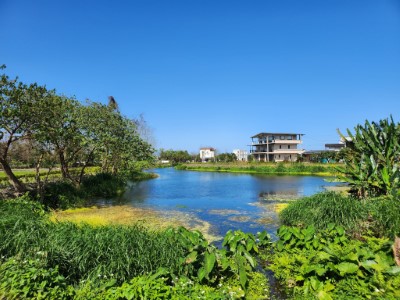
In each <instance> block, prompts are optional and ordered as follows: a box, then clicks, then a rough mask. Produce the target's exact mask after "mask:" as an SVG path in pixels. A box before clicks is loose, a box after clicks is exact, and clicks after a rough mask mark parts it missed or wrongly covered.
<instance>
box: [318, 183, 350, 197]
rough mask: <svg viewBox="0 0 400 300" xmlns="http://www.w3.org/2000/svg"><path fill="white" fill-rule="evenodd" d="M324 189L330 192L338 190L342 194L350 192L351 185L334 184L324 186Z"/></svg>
mask: <svg viewBox="0 0 400 300" xmlns="http://www.w3.org/2000/svg"><path fill="white" fill-rule="evenodd" d="M324 189H325V190H327V191H329V192H337V193H342V194H346V195H347V194H348V192H349V191H350V187H349V186H348V185H334V186H324Z"/></svg>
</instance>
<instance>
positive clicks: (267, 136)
mask: <svg viewBox="0 0 400 300" xmlns="http://www.w3.org/2000/svg"><path fill="white" fill-rule="evenodd" d="M303 135H304V134H302V133H266V132H261V133H259V134H256V135H254V136H252V137H251V141H252V143H251V145H250V154H251V155H252V156H253V157H254V159H255V160H258V161H274V162H279V161H296V160H297V157H298V156H299V155H301V154H302V153H303V152H304V149H298V148H297V146H298V145H300V144H302V143H303V141H302V140H301V137H302V136H303Z"/></svg>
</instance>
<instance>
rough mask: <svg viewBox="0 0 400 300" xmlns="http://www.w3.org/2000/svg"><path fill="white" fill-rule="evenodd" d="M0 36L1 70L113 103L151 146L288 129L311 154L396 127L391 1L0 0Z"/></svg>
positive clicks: (243, 138)
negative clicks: (343, 134) (137, 123)
mask: <svg viewBox="0 0 400 300" xmlns="http://www.w3.org/2000/svg"><path fill="white" fill-rule="evenodd" d="M0 41H1V46H0V64H6V65H7V69H6V72H7V74H9V75H11V76H15V75H18V76H19V77H20V79H21V80H22V81H25V82H38V83H40V84H46V85H47V87H49V88H55V89H56V90H57V91H58V92H59V93H63V94H66V95H69V96H72V95H75V96H76V97H77V98H78V99H79V100H82V101H84V100H85V99H87V98H88V99H91V100H94V101H101V102H104V103H106V102H107V97H108V96H110V95H113V96H114V97H115V99H116V100H117V101H118V103H119V105H120V109H121V111H122V112H123V113H125V114H126V115H127V116H129V117H137V116H138V115H139V114H141V113H142V114H143V115H144V118H145V119H146V121H147V123H148V124H149V126H150V127H151V128H152V129H153V134H154V137H155V140H156V147H157V148H160V147H162V148H166V149H170V148H172V149H184V150H188V151H189V152H196V151H197V150H198V148H199V147H202V146H213V147H216V148H217V149H218V150H219V151H220V152H227V151H229V152H230V151H232V149H234V148H242V149H247V146H246V145H247V144H249V142H250V141H251V140H250V136H252V135H254V134H256V133H259V132H262V131H268V132H274V131H276V132H286V131H288V132H299V133H304V134H305V136H304V144H303V147H304V148H306V149H308V150H311V149H322V148H323V145H324V144H325V143H332V142H337V141H338V135H337V133H336V129H337V128H339V129H341V130H342V131H345V129H346V128H353V127H354V126H355V125H356V124H358V123H362V122H364V121H365V119H368V120H379V119H381V118H386V117H388V116H389V115H390V114H392V115H393V117H394V119H395V121H400V118H399V117H400V116H399V112H400V1H399V0H375V1H369V0H359V1H358V0H353V1H340V0H336V1H333V0H326V1H320V0H318V1H307V0H304V1H298V0H293V1H289V0H280V1H278V0H276V1H272V0H271V1H234V0H229V1H217V0H214V1H207V0H202V1H200V0H197V1H194V0H193V1H188V0H186V1H174V0H169V1H166V0H159V1H151V0H146V1H145V0H142V1H100V0H96V1H50V0H48V1H44V0H36V1H28V0H26V1H22V0H21V1H19V0H0Z"/></svg>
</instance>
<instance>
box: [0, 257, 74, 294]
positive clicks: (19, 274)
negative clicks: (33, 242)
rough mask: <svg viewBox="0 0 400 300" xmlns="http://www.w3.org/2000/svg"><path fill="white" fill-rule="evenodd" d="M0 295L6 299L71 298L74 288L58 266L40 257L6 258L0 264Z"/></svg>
mask: <svg viewBox="0 0 400 300" xmlns="http://www.w3.org/2000/svg"><path fill="white" fill-rule="evenodd" d="M0 295H2V296H5V297H6V299H72V298H73V295H74V289H73V288H72V287H71V286H69V285H68V284H67V280H66V279H65V277H64V276H62V275H60V273H59V271H58V268H57V267H55V268H47V267H46V265H45V264H44V263H43V262H42V261H41V260H40V259H34V260H32V259H29V260H20V259H17V258H11V259H8V260H7V261H5V262H2V263H1V264H0Z"/></svg>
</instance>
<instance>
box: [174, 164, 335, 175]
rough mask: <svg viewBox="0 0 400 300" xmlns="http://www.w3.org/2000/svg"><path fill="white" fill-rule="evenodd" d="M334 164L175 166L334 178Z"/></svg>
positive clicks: (192, 169)
mask: <svg viewBox="0 0 400 300" xmlns="http://www.w3.org/2000/svg"><path fill="white" fill-rule="evenodd" d="M335 166H336V165H335V164H312V163H261V162H257V163H241V162H235V163H202V164H199V163H190V164H189V163H188V164H183V165H179V166H176V169H178V170H189V171H205V172H228V173H247V174H282V175H317V176H335V175H336V174H337V171H336V169H335Z"/></svg>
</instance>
